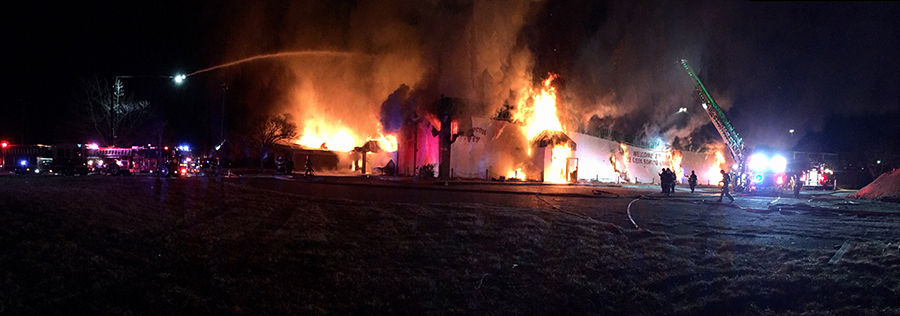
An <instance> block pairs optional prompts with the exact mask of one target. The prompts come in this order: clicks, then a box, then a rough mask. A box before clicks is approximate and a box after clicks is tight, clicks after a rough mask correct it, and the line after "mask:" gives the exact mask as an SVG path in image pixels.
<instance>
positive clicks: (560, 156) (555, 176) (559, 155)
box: [544, 144, 572, 183]
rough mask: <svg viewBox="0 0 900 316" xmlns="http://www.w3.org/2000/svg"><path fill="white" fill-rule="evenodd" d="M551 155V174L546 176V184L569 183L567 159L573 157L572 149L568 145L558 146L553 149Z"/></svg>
mask: <svg viewBox="0 0 900 316" xmlns="http://www.w3.org/2000/svg"><path fill="white" fill-rule="evenodd" d="M551 153H552V154H551V155H552V158H551V159H550V172H548V173H547V174H545V175H544V182H549V183H567V182H568V181H567V179H568V176H567V174H566V172H567V168H566V158H569V157H570V156H571V155H572V148H570V147H569V145H567V144H565V145H557V146H556V147H553V149H552V150H551Z"/></svg>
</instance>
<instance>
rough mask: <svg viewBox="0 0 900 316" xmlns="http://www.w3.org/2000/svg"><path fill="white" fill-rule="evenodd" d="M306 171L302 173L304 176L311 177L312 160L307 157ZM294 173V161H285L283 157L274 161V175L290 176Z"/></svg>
mask: <svg viewBox="0 0 900 316" xmlns="http://www.w3.org/2000/svg"><path fill="white" fill-rule="evenodd" d="M305 167H306V171H305V172H304V173H303V175H304V176H312V175H314V174H313V168H312V159H310V158H309V156H306V164H305ZM293 172H294V161H293V160H291V159H287V160H285V159H284V157H278V159H276V160H275V173H276V174H292V173H293Z"/></svg>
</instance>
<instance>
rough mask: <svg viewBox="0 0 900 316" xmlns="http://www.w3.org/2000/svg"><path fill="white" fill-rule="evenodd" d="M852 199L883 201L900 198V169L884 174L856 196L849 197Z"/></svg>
mask: <svg viewBox="0 0 900 316" xmlns="http://www.w3.org/2000/svg"><path fill="white" fill-rule="evenodd" d="M848 197H849V198H851V199H870V200H875V199H881V198H885V197H900V169H894V170H892V171H888V172H885V173H883V174H882V175H881V176H879V177H878V179H875V181H872V183H869V185H867V186H865V187H864V188H862V189H860V190H859V192H856V194H854V195H851V196H848Z"/></svg>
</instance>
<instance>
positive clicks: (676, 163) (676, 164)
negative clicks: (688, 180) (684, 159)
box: [669, 150, 684, 181]
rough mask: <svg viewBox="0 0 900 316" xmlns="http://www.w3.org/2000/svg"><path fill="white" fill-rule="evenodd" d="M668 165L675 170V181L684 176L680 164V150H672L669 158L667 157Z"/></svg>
mask: <svg viewBox="0 0 900 316" xmlns="http://www.w3.org/2000/svg"><path fill="white" fill-rule="evenodd" d="M669 167H670V168H671V169H672V171H673V172H675V179H677V180H676V181H680V180H681V178H682V177H683V176H684V168H683V167H682V166H681V151H678V150H672V152H671V158H669Z"/></svg>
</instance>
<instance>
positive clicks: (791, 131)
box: [788, 130, 794, 139]
mask: <svg viewBox="0 0 900 316" xmlns="http://www.w3.org/2000/svg"><path fill="white" fill-rule="evenodd" d="M788 133H791V139H794V130H789V131H788Z"/></svg>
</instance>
